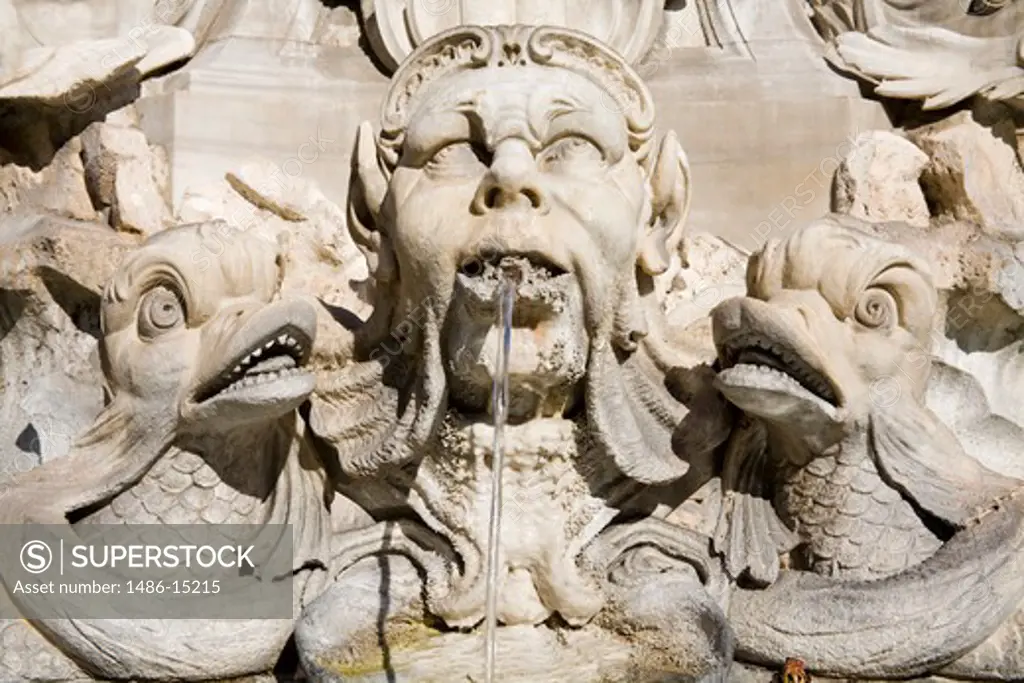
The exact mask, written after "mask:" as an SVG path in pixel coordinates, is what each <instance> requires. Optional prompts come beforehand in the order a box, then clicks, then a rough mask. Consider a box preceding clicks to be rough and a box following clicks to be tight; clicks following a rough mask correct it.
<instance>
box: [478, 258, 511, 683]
mask: <svg viewBox="0 0 1024 683" xmlns="http://www.w3.org/2000/svg"><path fill="white" fill-rule="evenodd" d="M515 293H516V282H515V280H514V278H513V277H511V276H510V275H509V274H505V273H502V274H501V275H500V278H499V280H498V319H497V321H496V325H497V328H498V329H499V330H500V331H501V338H500V339H499V341H498V353H497V358H496V359H495V364H494V384H493V388H492V393H491V410H492V412H493V413H494V447H493V453H492V456H491V519H490V529H489V531H488V537H487V617H486V621H485V640H484V643H485V652H484V681H485V683H494V667H495V660H496V655H497V643H498V573H499V568H500V567H499V563H500V552H499V549H500V545H501V506H502V493H501V489H502V473H503V472H504V470H505V421H506V419H507V416H508V354H509V349H510V347H511V346H512V306H513V304H514V302H515Z"/></svg>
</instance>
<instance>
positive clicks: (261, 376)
mask: <svg viewBox="0 0 1024 683" xmlns="http://www.w3.org/2000/svg"><path fill="white" fill-rule="evenodd" d="M230 334H231V339H230V340H229V343H230V346H229V347H228V348H227V350H226V351H225V352H224V354H223V356H222V357H224V358H226V359H227V360H226V361H225V362H223V363H218V364H217V368H216V369H215V370H214V371H212V372H211V373H209V375H208V377H207V378H206V379H205V380H204V381H201V382H200V383H199V384H198V387H197V389H196V391H195V392H194V394H193V403H194V404H195V406H196V408H197V409H199V410H200V411H202V412H207V411H215V412H223V411H225V410H231V409H233V408H237V409H243V408H248V409H254V408H255V409H257V410H255V412H254V413H253V416H254V417H257V416H261V415H263V412H264V410H263V409H266V410H267V411H270V412H275V413H277V412H282V411H287V410H290V409H292V408H294V407H296V406H297V405H299V403H301V402H302V401H303V400H305V399H306V398H307V397H308V396H309V394H310V393H311V392H312V391H313V389H314V388H315V385H316V378H315V376H314V375H313V374H312V373H311V372H310V371H309V370H308V369H307V368H306V364H307V362H308V361H309V357H310V354H311V352H312V348H313V342H314V340H315V338H316V310H315V309H314V308H313V306H312V305H311V304H308V303H306V302H304V301H282V302H277V303H275V304H271V305H269V306H267V307H266V308H264V309H262V310H260V311H259V312H257V313H255V314H253V315H251V316H249V317H248V319H246V321H245V322H244V323H243V324H242V325H241V326H240V327H239V328H237V329H235V330H233V331H231V332H230ZM231 342H233V343H231ZM214 352H215V351H214Z"/></svg>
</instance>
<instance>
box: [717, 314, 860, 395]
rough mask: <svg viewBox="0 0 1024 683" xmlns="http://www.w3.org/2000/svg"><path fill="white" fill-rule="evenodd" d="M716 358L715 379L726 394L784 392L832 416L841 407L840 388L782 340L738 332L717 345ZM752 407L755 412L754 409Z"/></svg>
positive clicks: (815, 365)
mask: <svg viewBox="0 0 1024 683" xmlns="http://www.w3.org/2000/svg"><path fill="white" fill-rule="evenodd" d="M718 360H719V364H720V367H721V370H720V372H719V373H718V379H717V382H718V383H719V384H720V385H721V386H722V387H723V388H724V389H726V392H727V394H728V393H738V392H744V393H749V392H751V391H753V392H759V391H761V392H764V393H771V394H778V393H783V394H787V395H789V396H790V397H792V398H794V399H798V400H800V401H804V402H808V403H811V404H817V406H818V408H819V409H821V410H822V411H823V412H825V413H827V414H831V415H835V414H836V413H837V412H838V410H839V408H840V407H841V406H842V398H841V392H840V391H839V388H838V387H837V386H836V385H835V384H834V383H833V382H832V381H831V380H830V379H829V377H828V375H827V374H826V373H825V372H824V371H823V370H821V369H819V367H817V366H818V364H817V363H812V362H810V361H808V360H807V359H805V358H804V356H803V355H802V354H801V353H800V352H798V351H797V350H796V349H795V348H794V347H793V346H792V345H790V344H787V343H785V342H783V341H781V340H778V339H769V338H768V337H767V336H765V335H762V334H758V333H752V332H746V333H739V334H736V335H734V336H732V337H730V338H728V339H726V340H724V341H723V342H721V343H720V344H719V346H718ZM740 407H741V408H744V409H745V410H746V409H748V408H749V406H746V405H744V406H740ZM753 410H754V412H756V408H755V409H753Z"/></svg>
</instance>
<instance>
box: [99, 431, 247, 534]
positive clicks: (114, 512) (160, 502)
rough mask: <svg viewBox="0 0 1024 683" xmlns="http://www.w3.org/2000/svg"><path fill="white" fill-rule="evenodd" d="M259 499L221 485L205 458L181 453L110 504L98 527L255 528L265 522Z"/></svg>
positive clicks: (170, 456)
mask: <svg viewBox="0 0 1024 683" xmlns="http://www.w3.org/2000/svg"><path fill="white" fill-rule="evenodd" d="M259 503H260V501H259V499H258V498H256V497H254V496H250V495H247V494H244V493H242V492H240V491H238V490H236V489H235V488H233V487H231V486H229V485H227V484H225V483H224V482H223V481H221V478H220V476H219V475H218V474H217V472H216V471H214V469H213V468H212V467H210V466H209V465H208V464H206V463H205V462H204V461H203V458H202V456H199V455H197V454H195V453H190V452H188V451H182V450H177V449H175V450H174V451H173V452H171V453H168V454H167V456H166V457H164V458H163V459H161V460H160V461H159V462H158V463H157V464H156V465H154V466H153V469H152V470H150V472H149V473H147V474H146V476H145V477H143V479H142V481H140V482H139V484H138V486H133V487H132V488H130V489H128V490H127V491H125V492H124V493H122V494H121V495H119V496H117V497H116V498H114V499H113V500H112V501H111V503H110V505H108V506H106V507H105V508H103V509H102V510H99V511H97V512H95V513H94V514H92V515H89V518H88V520H87V521H88V522H90V523H93V524H203V523H206V524H252V523H257V522H261V521H263V520H262V519H261V518H260V517H261V513H262V512H263V511H262V509H260V508H261V507H262V506H260V505H259Z"/></svg>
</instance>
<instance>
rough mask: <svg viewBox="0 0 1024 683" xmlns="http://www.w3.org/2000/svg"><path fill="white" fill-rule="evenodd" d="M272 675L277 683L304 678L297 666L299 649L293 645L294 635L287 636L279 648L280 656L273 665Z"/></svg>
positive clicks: (287, 682) (294, 681)
mask: <svg viewBox="0 0 1024 683" xmlns="http://www.w3.org/2000/svg"><path fill="white" fill-rule="evenodd" d="M273 675H274V680H275V681H277V683H297V682H298V681H304V680H306V679H305V676H304V675H302V672H301V670H300V667H299V651H298V650H297V649H296V647H295V636H292V637H291V638H289V639H288V642H287V643H285V645H284V649H283V650H281V656H280V657H278V658H277V664H275V665H274V671H273Z"/></svg>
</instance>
